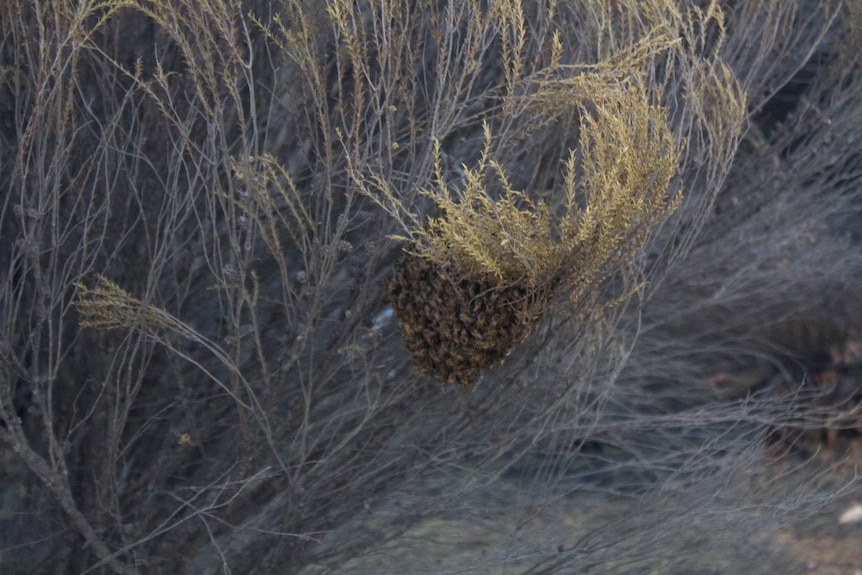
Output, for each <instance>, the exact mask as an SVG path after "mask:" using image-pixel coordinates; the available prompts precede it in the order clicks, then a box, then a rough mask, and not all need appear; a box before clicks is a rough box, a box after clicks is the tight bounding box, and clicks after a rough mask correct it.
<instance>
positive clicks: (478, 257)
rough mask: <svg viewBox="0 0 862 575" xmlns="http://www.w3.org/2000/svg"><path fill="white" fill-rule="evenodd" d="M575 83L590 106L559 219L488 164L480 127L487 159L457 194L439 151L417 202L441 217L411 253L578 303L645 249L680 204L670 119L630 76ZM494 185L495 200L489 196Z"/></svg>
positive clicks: (602, 74) (590, 77) (584, 110)
mask: <svg viewBox="0 0 862 575" xmlns="http://www.w3.org/2000/svg"><path fill="white" fill-rule="evenodd" d="M609 75H610V76H612V78H611V79H609V78H608V76H609ZM573 83H576V84H577V85H579V86H580V87H582V88H583V93H584V94H585V95H586V94H593V97H592V98H585V99H584V100H582V101H581V102H580V103H579V104H578V107H579V109H580V116H581V118H580V119H581V128H580V142H579V143H580V146H579V149H580V154H579V153H578V151H576V150H571V152H570V155H569V159H568V160H567V161H566V162H565V165H564V167H563V168H564V176H565V177H564V186H563V189H562V190H561V193H563V194H564V195H565V202H564V203H565V209H564V211H563V212H562V213H558V214H552V213H551V211H550V209H549V207H548V205H547V204H546V203H545V202H543V201H539V202H534V201H533V200H531V199H530V198H529V197H528V196H527V195H526V194H525V193H524V192H522V191H520V190H516V189H513V187H512V186H511V184H510V182H509V179H508V177H507V174H506V170H505V168H504V167H503V166H501V165H500V164H498V163H497V162H495V161H494V160H492V159H491V157H490V155H491V146H492V141H493V137H492V134H491V131H490V129H489V128H488V126H487V124H486V125H485V145H484V148H483V152H482V154H481V157H480V158H479V160H478V162H477V164H476V165H475V166H474V167H472V168H469V167H466V166H465V167H464V181H465V185H464V186H463V187H462V188H461V189H458V190H454V189H450V188H449V187H448V186H447V184H446V181H445V178H444V174H443V170H442V167H441V165H440V164H441V161H440V151H439V144H438V148H437V150H436V157H437V168H436V176H435V181H434V187H432V188H429V189H426V190H423V193H424V194H426V195H428V196H430V197H431V198H432V199H433V200H434V202H435V203H436V205H437V207H438V208H439V210H440V215H439V216H437V217H433V218H430V219H429V221H428V223H427V225H425V226H423V227H421V228H419V229H415V230H413V233H412V236H411V238H412V240H413V244H414V245H413V246H412V248H410V249H411V251H412V252H413V253H415V254H416V255H418V256H421V257H424V258H427V259H429V260H431V261H434V262H436V263H438V264H440V265H442V266H446V265H449V266H454V267H455V268H456V269H457V270H459V272H460V273H462V274H464V275H465V276H469V277H478V278H481V277H486V276H490V277H493V278H496V280H497V281H498V284H499V285H512V284H519V285H524V286H529V287H531V288H533V289H537V290H540V291H545V290H548V289H564V290H565V289H569V290H573V291H572V294H571V295H572V297H573V298H574V299H579V298H580V297H581V296H582V295H583V291H584V289H585V288H586V287H587V286H590V285H596V284H597V283H598V282H600V281H601V280H603V279H604V278H605V277H606V276H607V275H608V273H610V271H611V270H610V269H609V264H611V263H613V262H622V261H625V258H626V256H627V255H629V254H631V253H632V252H633V251H635V250H637V249H639V248H640V247H641V245H642V243H643V241H644V239H645V238H646V235H647V233H648V232H649V231H650V229H651V228H652V227H653V226H654V225H655V224H656V223H658V222H660V221H661V220H663V219H664V218H665V217H666V216H667V215H668V214H669V213H670V212H671V211H672V210H673V209H674V208H675V206H676V205H677V204H678V202H679V199H680V198H679V197H675V198H668V197H667V193H666V192H667V189H668V185H669V183H670V181H671V179H672V178H673V176H674V175H675V173H676V170H677V168H678V166H679V159H680V146H679V144H678V143H677V142H676V140H675V138H674V135H673V132H672V131H671V129H670V127H669V125H668V120H667V112H666V110H664V109H663V108H661V107H660V106H656V105H653V104H651V103H650V102H649V97H648V94H647V89H646V84H645V82H644V79H643V77H642V76H641V75H640V74H639V73H638V72H637V71H636V70H629V74H628V76H627V77H621V76H620V74H619V72H618V71H617V70H613V71H609V70H608V69H606V68H605V69H600V70H598V71H595V72H591V73H586V74H582V75H580V76H579V77H578V78H577V80H576V81H575V82H573ZM611 85H613V86H614V88H615V89H609V86H611ZM591 87H594V89H591ZM491 181H493V182H495V183H496V184H498V185H499V187H500V188H501V193H499V194H494V193H493V191H492V186H491V185H490V184H491ZM495 195H498V196H499V197H496V198H495V197H494V196H495Z"/></svg>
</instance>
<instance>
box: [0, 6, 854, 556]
mask: <svg viewBox="0 0 862 575" xmlns="http://www.w3.org/2000/svg"><path fill="white" fill-rule="evenodd" d="M737 4H739V5H736V4H733V3H724V2H717V1H713V2H707V1H705V2H697V3H690V2H675V1H671V0H650V1H646V2H641V1H637V2H635V1H623V2H609V1H608V2H605V1H599V0H595V1H592V0H591V1H588V2H561V1H556V0H541V1H537V2H519V1H515V0H497V1H494V2H479V1H472V0H468V1H466V2H454V1H445V0H444V1H441V0H415V1H410V0H384V1H367V2H366V1H363V0H328V1H326V2H324V1H313V0H282V1H278V2H273V1H264V0H249V1H247V2H244V3H238V2H227V1H225V2H222V1H218V0H104V1H95V0H82V1H80V2H75V3H69V2H65V1H60V0H57V1H53V0H46V1H43V2H35V3H34V2H25V1H23V0H5V1H4V2H3V4H2V14H3V16H2V19H0V145H2V147H0V176H2V189H0V193H2V195H0V420H2V422H0V445H2V452H1V453H0V455H2V462H3V463H2V467H0V473H2V484H3V487H2V489H3V497H2V498H0V499H2V501H3V508H2V511H0V514H2V515H0V521H3V522H4V532H5V533H10V534H13V535H10V539H9V541H8V542H4V543H2V547H0V565H2V569H0V570H3V571H4V572H10V573H11V572H32V571H33V570H41V571H51V570H57V569H59V568H60V567H59V566H62V567H63V568H65V569H66V570H67V571H68V572H74V573H109V572H110V573H114V572H117V573H150V572H152V573H160V572H177V573H182V572H194V573H214V572H254V571H257V572H298V571H300V570H301V569H302V568H307V569H311V570H314V569H318V570H326V569H330V570H334V571H338V570H339V569H342V570H344V571H345V572H351V571H352V572H361V571H362V569H364V568H363V567H361V566H357V565H354V566H353V567H349V566H345V565H347V563H346V562H347V561H348V560H358V559H361V558H362V557H363V556H368V557H374V556H375V554H378V553H383V554H384V555H385V554H392V553H394V551H393V549H395V550H398V549H401V550H405V549H409V548H410V546H411V545H410V543H409V540H407V541H406V542H405V540H404V539H402V538H400V537H399V536H400V535H403V534H404V533H405V532H407V533H408V534H409V532H410V529H411V528H413V527H415V526H416V525H418V524H420V523H422V522H423V521H424V520H426V519H429V518H431V519H440V518H451V517H456V516H458V515H459V514H463V513H464V509H465V508H467V507H469V504H470V503H471V502H473V501H474V498H475V497H476V496H477V495H476V494H477V493H480V492H482V493H484V492H485V490H487V489H488V488H492V489H493V488H496V486H497V485H500V486H502V485H503V484H504V480H506V478H507V477H509V478H510V477H517V478H520V479H521V480H523V482H524V491H525V493H530V494H533V495H534V496H535V497H533V499H531V500H530V501H531V505H539V504H540V503H541V504H542V505H553V504H554V502H559V501H561V500H563V499H564V498H565V497H567V496H570V495H571V493H573V492H580V491H585V490H596V491H605V492H608V493H613V494H629V495H630V494H641V495H642V494H643V493H646V492H649V493H665V494H667V493H675V494H681V498H682V499H681V501H688V502H690V501H692V500H695V499H697V498H698V497H699V496H700V495H701V494H703V493H705V492H707V491H709V492H710V494H711V497H710V498H709V499H710V500H711V501H713V502H715V507H714V508H713V511H715V512H716V514H720V515H721V517H722V518H723V520H725V521H726V522H727V524H728V525H737V524H745V525H753V524H755V523H756V521H758V520H761V517H760V515H759V514H758V513H755V512H752V513H751V514H749V515H746V514H745V513H743V512H742V511H741V509H761V508H762V506H763V505H765V503H764V502H769V501H772V500H773V499H774V498H772V496H773V494H763V493H760V492H756V493H754V494H751V493H749V492H747V491H746V492H745V493H740V492H737V491H735V490H728V493H727V497H726V499H722V498H721V497H719V495H717V493H719V491H720V490H721V489H722V486H723V485H727V483H728V482H729V481H731V479H733V478H734V477H740V476H741V477H744V478H746V479H748V478H750V477H751V476H752V475H754V472H753V471H752V472H751V473H748V470H749V467H751V468H754V467H756V465H757V464H758V461H759V460H760V459H761V458H763V457H765V453H764V447H763V446H764V445H765V442H764V438H765V437H766V435H767V433H768V431H769V430H770V429H774V428H775V427H776V426H779V427H780V426H782V425H784V424H789V419H788V417H787V416H786V413H783V412H782V410H781V409H778V408H776V407H775V406H774V405H771V406H767V407H763V406H760V405H753V404H751V403H744V402H740V401H737V400H735V399H734V400H732V401H729V402H720V401H719V400H717V399H716V398H715V397H713V396H712V395H711V394H710V390H709V387H708V386H707V385H705V384H704V382H705V381H710V378H711V377H712V376H714V375H715V374H716V372H717V370H718V371H721V372H722V373H729V372H730V371H731V367H733V365H732V363H733V362H732V361H730V360H729V359H728V358H729V357H730V356H733V355H734V354H736V355H735V357H736V358H743V359H750V356H751V354H752V353H757V354H760V355H761V357H764V358H772V357H773V356H772V355H770V353H772V352H774V351H775V347H776V346H777V344H775V340H774V339H772V338H771V336H770V335H769V333H771V332H770V331H769V329H768V328H775V326H776V321H774V320H775V318H774V317H772V316H771V315H770V313H768V311H767V310H769V306H768V305H767V303H768V302H775V305H776V306H780V305H785V308H784V309H785V310H786V312H785V313H784V316H785V318H786V319H791V316H794V317H795V316H796V315H800V316H801V315H804V314H802V310H803V308H805V310H810V309H814V308H817V309H820V308H819V307H818V306H820V305H821V304H822V303H823V297H824V296H823V294H825V293H826V292H823V291H821V290H820V287H822V286H823V285H826V284H829V285H831V286H833V288H834V289H835V290H836V291H841V290H840V289H839V288H838V287H836V286H837V285H839V284H841V285H843V286H845V288H844V289H846V290H847V291H850V290H852V289H853V288H854V286H855V285H856V283H855V282H857V281H858V265H855V266H854V265H851V264H850V262H848V261H847V258H846V256H845V255H843V254H844V252H841V251H839V249H838V248H839V247H843V245H841V241H846V242H848V243H849V242H853V241H855V240H854V239H853V238H846V237H844V236H840V234H838V233H826V232H824V229H826V228H828V227H829V226H833V225H835V226H839V227H840V226H849V223H848V221H847V220H845V219H842V218H843V216H841V214H842V213H844V214H846V213H848V212H847V210H848V209H851V208H852V207H853V206H854V205H856V204H855V203H854V202H856V201H858V192H856V191H854V190H855V188H853V186H852V182H853V181H854V178H855V176H856V168H857V167H858V166H857V165H856V163H857V162H856V160H857V158H856V157H855V155H854V154H853V153H852V149H853V148H852V146H850V145H848V144H849V143H850V142H852V134H853V133H854V129H855V128H858V126H857V123H856V120H855V119H856V118H862V114H860V113H858V112H859V110H858V109H857V108H858V106H860V105H862V104H860V101H859V99H858V97H856V96H855V95H856V94H857V93H858V90H857V89H856V88H857V87H858V86H857V84H858V80H857V79H856V78H855V76H853V74H852V73H851V72H850V71H852V70H853V69H854V66H855V65H856V64H857V62H856V58H857V56H856V55H855V53H854V52H852V51H851V50H846V49H841V46H845V45H852V42H851V40H852V39H853V38H856V36H854V35H855V34H858V27H856V23H858V22H859V19H858V16H859V14H858V9H857V8H856V7H855V5H853V3H847V4H846V5H845V3H842V2H838V1H830V2H818V3H809V2H804V1H801V0H800V1H798V2H782V3H771V2H746V3H737ZM803 72H805V73H808V74H810V75H811V78H813V80H812V81H811V85H812V86H814V87H812V88H811V91H810V92H805V91H803V90H802V88H799V91H800V92H801V93H804V95H803V96H800V95H799V94H798V93H788V92H787V91H786V89H787V87H788V86H791V87H792V86H794V83H793V82H794V78H797V77H798V74H801V73H803ZM805 86H806V87H807V86H808V82H807V81H806V84H805ZM806 89H807V88H806ZM806 98H809V99H806ZM785 101H787V102H792V106H798V107H794V108H793V110H792V113H791V112H788V113H787V114H780V113H779V112H778V111H777V110H778V109H779V108H776V107H775V106H774V104H775V103H777V102H778V103H780V102H785ZM787 105H788V107H791V104H787ZM837 127H840V128H841V129H840V130H838V129H836V128H837ZM830 130H834V131H830ZM830 134H834V138H835V139H830V138H831V137H832V136H830ZM743 137H745V139H743ZM842 138H843V139H842ZM741 142H742V143H741ZM740 146H741V148H740ZM740 149H742V150H743V152H744V154H740V153H739V151H740ZM806 154H807V155H806ZM771 178H778V179H777V180H775V181H781V182H783V185H780V186H776V185H773V181H772V180H771ZM791 178H792V182H790V181H789V180H790V179H791ZM791 183H792V185H790V184H791ZM810 197H816V198H817V202H816V203H817V205H818V206H820V207H818V208H816V209H814V208H812V207H811V206H810V205H809V204H808V198H810ZM755 208H759V209H758V210H757V211H752V210H754V209H755ZM719 212H720V213H719ZM800 221H801V222H803V223H804V226H802V227H797V222H800ZM836 222H837V223H836ZM817 234H821V235H817ZM839 237H840V238H842V239H840V241H839ZM809 240H810V241H809ZM812 246H813V247H812ZM825 254H829V255H831V256H832V257H833V258H834V259H833V260H830V261H833V262H834V265H827V266H824V265H822V262H821V260H822V259H823V257H824V255H825ZM752 258H753V259H752ZM750 262H756V265H755V264H752V263H750ZM800 262H803V263H804V264H805V266H806V269H808V270H810V271H809V273H806V274H805V278H806V282H802V281H800V280H799V275H798V264H799V263H800ZM794 265H797V267H794ZM821 271H822V272H823V273H820V272H821ZM814 277H816V278H818V279H817V281H814V280H812V279H811V278H814ZM821 278H822V280H821ZM808 280H811V281H810V282H808ZM842 282H843V284H842ZM766 286H768V287H766ZM773 297H775V298H776V299H772V298H773ZM788 302H789V303H788ZM786 306H790V307H789V308H788V307H786ZM729 312H733V313H732V314H731V313H729ZM735 317H739V320H738V321H735V319H734V318H735ZM395 319H397V322H396V321H395ZM396 323H398V324H399V325H400V330H399V328H398V326H396ZM739 337H743V338H749V340H754V341H756V342H757V344H758V346H757V347H756V351H755V352H752V350H754V349H755V348H754V347H752V348H746V349H745V350H741V349H740V348H741V347H744V346H743V345H741V344H740V343H739V342H740V341H742V340H740V339H738V338H739ZM693 342H697V344H696V345H695V343H693ZM770 346H772V347H770ZM405 348H406V349H405ZM743 351H746V353H748V355H746V354H745V353H742V352H743ZM507 356H508V359H507V360H506V361H505V363H502V362H503V360H504V358H506V357H507ZM777 362H778V361H777V360H776V363H777ZM501 363H502V365H501ZM493 368H498V369H493ZM423 374H430V375H432V376H433V378H427V377H424V376H423ZM438 381H443V382H451V383H462V384H470V385H469V387H446V386H441V385H439V383H438ZM788 405H789V406H791V408H792V410H793V415H794V417H793V420H794V422H796V423H798V422H799V421H803V422H807V423H809V424H813V423H816V418H815V417H814V416H813V415H812V412H810V411H806V408H805V406H804V405H800V404H798V403H797V404H788V403H781V404H780V406H781V407H784V408H787V406H788ZM597 475H598V476H601V477H602V478H603V479H602V480H601V481H597V480H596V476H597ZM33 478H35V479H36V481H32V479H33ZM501 478H502V479H501ZM501 488H502V487H501ZM710 490H711V491H710ZM537 494H541V495H542V497H541V498H539V497H538V496H537ZM781 495H783V494H775V498H777V497H779V496H781ZM793 495H794V497H795V499H794V500H795V501H797V502H798V504H797V505H796V507H794V509H799V508H803V507H804V503H805V502H807V501H808V500H807V499H805V497H806V496H807V495H808V493H807V492H806V491H804V490H802V489H800V491H799V493H793ZM737 496H738V497H737ZM555 498H556V499H555ZM393 501H395V503H393ZM735 502H739V505H738V506H737V507H734V504H735ZM662 503H666V502H665V501H664V500H662ZM665 508H666V509H665V511H662V509H661V508H660V505H659V504H658V503H656V504H655V505H648V504H646V503H644V506H643V507H642V509H643V510H646V515H645V516H642V517H639V518H636V519H632V520H626V519H622V518H620V517H618V516H605V517H604V518H602V517H599V518H597V519H596V523H595V524H593V525H592V527H591V528H589V529H587V530H583V529H582V528H581V527H577V528H573V529H572V532H571V534H572V538H570V539H566V538H565V537H564V538H560V539H557V540H554V544H553V545H548V541H550V540H548V539H545V540H544V542H542V543H540V544H539V543H537V544H535V545H533V543H532V542H528V541H526V540H523V539H521V538H520V536H521V534H523V533H526V532H527V531H529V530H521V531H519V530H518V529H515V530H514V531H513V532H512V534H510V535H511V537H510V538H508V539H506V541H505V542H504V544H503V545H502V546H501V547H500V548H498V549H494V550H493V552H492V553H490V554H489V555H487V556H486V558H485V559H483V561H489V562H490V563H485V564H483V565H480V566H478V567H476V569H477V570H479V571H481V570H483V569H486V568H488V566H489V565H499V566H501V567H510V568H517V569H519V570H520V571H523V572H536V573H539V572H562V571H564V570H566V569H568V570H571V571H573V572H577V571H578V570H585V569H586V566H589V567H590V568H591V569H592V570H605V571H614V570H616V571H618V572H625V570H626V568H630V567H632V565H636V564H637V565H644V564H646V565H655V564H657V563H655V561H658V560H659V559H661V560H665V559H666V558H667V556H669V552H665V551H663V548H662V547H661V546H660V545H659V543H660V542H661V541H666V540H675V539H674V537H677V536H678V535H679V533H681V532H685V522H686V521H691V520H692V518H693V517H696V512H695V511H693V510H691V509H690V507H686V504H684V503H679V504H678V505H669V504H668V505H665ZM725 511H726V513H724V512H725ZM369 516H370V517H371V519H367V518H368V517H369ZM31 517H35V519H29V518H31ZM363 518H366V519H367V520H366V521H363ZM656 518H659V519H656ZM724 518H726V519H724ZM747 518H750V519H752V521H753V522H751V523H745V520H746V519H747ZM657 521H660V523H661V525H662V527H663V528H662V529H655V525H656V522H657ZM527 523H529V521H527V519H524V522H523V523H522V524H521V527H523V526H524V525H526V524H527ZM614 526H621V528H620V529H619V530H614V529H613V527H614ZM6 527H8V529H5V528H6ZM740 533H743V532H742V531H740ZM566 537H568V536H566ZM513 541H514V542H516V543H517V549H518V550H519V551H518V552H517V553H516V552H514V551H512V550H513V549H515V548H516V547H512V546H511V545H508V543H512V542H513ZM423 542H424V543H426V544H429V545H430V543H429V541H428V540H427V539H423ZM381 544H383V545H384V546H386V545H388V546H389V547H385V548H384V549H383V550H382V551H381V548H380V545H381ZM435 549H436V547H435ZM520 550H523V551H524V552H523V553H521V552H520ZM378 556H379V555H378ZM684 556H685V554H683V558H684ZM25 557H26V560H25V559H24V558H25ZM495 562H498V563H495ZM637 562H640V563H637ZM651 562H653V563H651ZM313 565H317V567H313ZM513 566H516V567H513ZM390 567H391V565H390V566H389V567H386V568H383V569H382V570H383V571H386V570H390ZM457 568H460V569H467V568H470V567H468V566H465V565H462V566H460V567H453V569H457ZM367 569H368V570H369V572H379V571H380V570H381V569H380V568H379V566H378V567H374V568H372V567H368V568H367ZM375 569H376V571H375Z"/></svg>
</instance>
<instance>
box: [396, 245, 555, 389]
mask: <svg viewBox="0 0 862 575" xmlns="http://www.w3.org/2000/svg"><path fill="white" fill-rule="evenodd" d="M393 272H394V273H393V275H392V277H391V278H390V280H389V295H390V297H391V298H392V307H393V310H394V311H395V315H396V317H397V318H398V325H399V326H400V328H401V333H402V335H403V337H404V341H405V343H406V345H407V349H408V350H409V351H410V354H411V356H412V359H413V365H414V367H415V368H416V370H417V371H418V372H420V373H423V374H425V375H430V376H432V377H434V378H436V379H438V380H440V381H443V382H445V383H454V384H461V385H469V384H471V383H473V382H474V381H475V380H476V379H477V378H478V377H479V375H480V374H481V372H482V371H483V370H485V369H487V368H489V367H494V366H496V365H498V364H500V363H501V362H502V361H503V359H505V357H506V356H507V355H509V353H510V352H511V351H512V349H514V348H515V346H517V345H518V344H519V343H520V342H521V341H523V340H524V339H525V338H526V337H527V336H528V335H529V334H530V333H531V331H532V330H533V329H534V327H535V323H536V321H535V317H536V316H537V313H536V310H537V309H538V306H537V302H536V301H535V298H534V297H532V296H531V295H530V293H529V290H528V289H525V288H523V287H519V286H512V285H510V286H500V285H497V283H495V282H494V281H493V280H487V281H480V280H476V279H473V278H465V277H458V276H457V275H456V273H455V272H454V271H453V270H452V269H450V268H446V267H442V266H440V265H438V264H435V263H434V262H431V261H429V260H427V259H425V258H422V257H419V256H415V255H411V254H405V255H404V257H403V258H402V259H401V260H400V261H399V262H397V263H396V264H395V266H394V270H393Z"/></svg>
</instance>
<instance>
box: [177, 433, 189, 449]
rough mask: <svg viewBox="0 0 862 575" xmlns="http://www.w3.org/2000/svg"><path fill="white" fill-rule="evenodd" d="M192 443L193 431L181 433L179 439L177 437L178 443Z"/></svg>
mask: <svg viewBox="0 0 862 575" xmlns="http://www.w3.org/2000/svg"><path fill="white" fill-rule="evenodd" d="M191 443H192V434H191V433H183V434H181V435H180V437H179V439H177V445H183V446H185V445H191Z"/></svg>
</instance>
